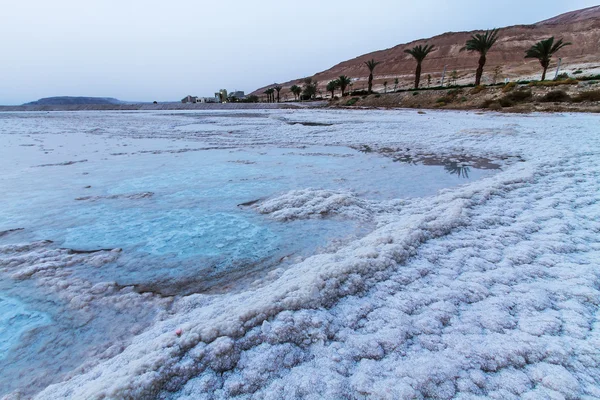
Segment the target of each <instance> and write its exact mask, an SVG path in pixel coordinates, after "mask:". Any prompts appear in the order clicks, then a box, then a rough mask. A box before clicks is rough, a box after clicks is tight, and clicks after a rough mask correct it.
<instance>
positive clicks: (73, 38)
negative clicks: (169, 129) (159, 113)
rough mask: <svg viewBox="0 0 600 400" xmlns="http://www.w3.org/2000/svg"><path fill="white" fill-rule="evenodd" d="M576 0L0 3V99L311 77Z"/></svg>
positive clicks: (207, 89)
mask: <svg viewBox="0 0 600 400" xmlns="http://www.w3.org/2000/svg"><path fill="white" fill-rule="evenodd" d="M594 5H597V1H591V0H590V1H587V0H570V1H564V0H560V1H559V0H539V1H538V0H525V1H523V0H503V1H490V2H483V1H481V0H454V1H451V2H450V1H446V0H419V1H402V0H368V1H365V0H346V1H343V0H318V1H317V0H302V1H299V0H212V1H206V0H3V1H2V6H1V7H0V37H2V41H1V42H0V50H1V52H2V63H0V104H21V103H24V102H28V101H32V100H36V99H38V98H41V97H49V96H59V95H69V96H102V97H116V98H119V99H121V100H139V101H152V100H158V101H167V100H178V99H181V98H182V97H184V96H185V95H187V94H192V95H200V96H209V95H212V94H213V93H214V92H215V91H216V90H218V89H219V88H226V89H228V90H232V89H238V90H245V91H247V92H248V91H251V90H254V89H256V88H257V87H260V86H263V85H266V84H269V83H273V82H277V81H279V82H283V81H287V80H290V79H293V78H298V77H302V76H307V75H312V74H314V73H315V72H319V71H322V70H324V69H327V68H329V67H331V66H333V65H335V64H337V63H338V62H340V61H344V60H347V59H349V58H354V57H356V56H359V55H361V54H364V53H367V52H370V51H374V50H379V49H384V48H388V47H392V46H395V45H396V44H399V43H405V42H408V41H411V40H414V39H419V38H425V37H430V36H434V35H437V34H440V33H443V32H447V31H465V30H473V29H485V28H491V27H502V26H507V25H514V24H529V23H534V22H537V21H540V20H543V19H547V18H550V17H553V16H555V15H558V14H561V13H564V12H567V11H572V10H576V9H579V8H585V7H591V6H594Z"/></svg>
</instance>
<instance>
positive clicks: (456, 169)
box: [444, 162, 471, 179]
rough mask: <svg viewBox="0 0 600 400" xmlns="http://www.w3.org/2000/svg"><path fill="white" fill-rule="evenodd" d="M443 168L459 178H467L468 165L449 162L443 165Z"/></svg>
mask: <svg viewBox="0 0 600 400" xmlns="http://www.w3.org/2000/svg"><path fill="white" fill-rule="evenodd" d="M444 170H445V171H446V172H447V173H449V174H451V175H456V176H458V177H459V178H465V179H469V171H470V170H471V169H470V167H469V166H468V165H462V164H459V163H457V162H450V163H447V164H446V165H444Z"/></svg>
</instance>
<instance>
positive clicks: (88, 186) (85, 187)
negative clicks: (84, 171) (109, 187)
mask: <svg viewBox="0 0 600 400" xmlns="http://www.w3.org/2000/svg"><path fill="white" fill-rule="evenodd" d="M83 188H84V189H90V188H91V186H90V185H87V186H84V187H83Z"/></svg>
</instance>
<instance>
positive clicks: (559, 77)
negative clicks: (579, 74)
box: [554, 72, 569, 81]
mask: <svg viewBox="0 0 600 400" xmlns="http://www.w3.org/2000/svg"><path fill="white" fill-rule="evenodd" d="M567 79H569V74H567V73H566V72H563V73H562V74H558V75H557V76H556V78H554V80H555V81H566V80H567Z"/></svg>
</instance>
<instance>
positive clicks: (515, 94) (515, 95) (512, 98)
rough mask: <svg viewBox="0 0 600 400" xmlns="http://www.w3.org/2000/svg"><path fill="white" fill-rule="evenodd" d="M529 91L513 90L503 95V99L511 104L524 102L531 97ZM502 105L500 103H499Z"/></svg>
mask: <svg viewBox="0 0 600 400" xmlns="http://www.w3.org/2000/svg"><path fill="white" fill-rule="evenodd" d="M532 96H533V95H532V93H531V89H519V90H514V91H512V92H510V93H507V94H506V95H504V97H503V99H505V100H507V101H509V102H512V103H520V102H523V101H525V100H529V99H531V97H532ZM500 104H502V103H500Z"/></svg>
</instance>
